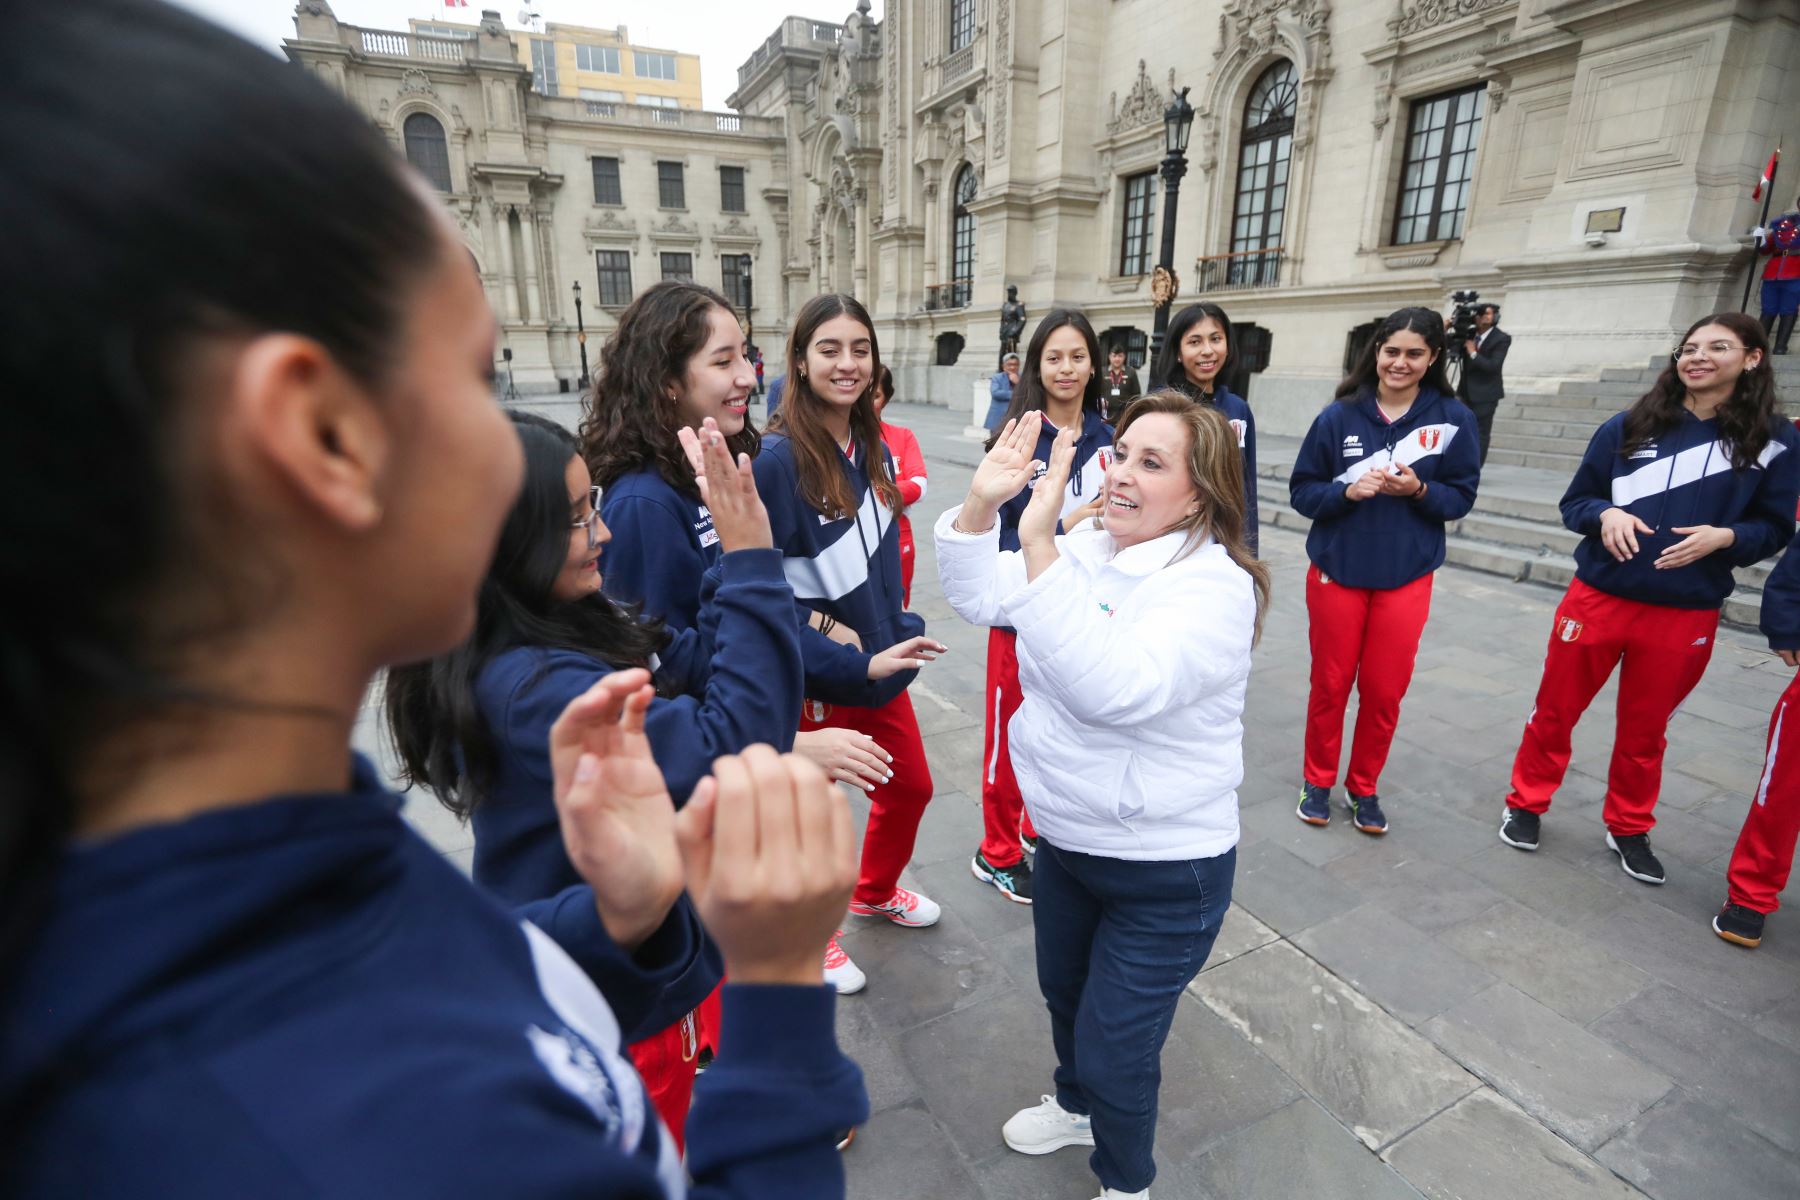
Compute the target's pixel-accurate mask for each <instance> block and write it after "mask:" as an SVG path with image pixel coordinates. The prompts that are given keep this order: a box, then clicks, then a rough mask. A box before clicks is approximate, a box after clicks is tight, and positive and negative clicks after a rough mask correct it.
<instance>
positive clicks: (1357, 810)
mask: <svg viewBox="0 0 1800 1200" xmlns="http://www.w3.org/2000/svg"><path fill="white" fill-rule="evenodd" d="M1346 795H1348V793H1346ZM1344 807H1345V808H1347V809H1349V810H1350V823H1351V824H1352V825H1354V826H1356V827H1357V829H1359V830H1361V831H1362V832H1363V833H1371V834H1374V835H1375V836H1376V837H1380V836H1381V835H1382V834H1384V833H1386V832H1387V814H1386V813H1384V812H1382V811H1381V797H1380V796H1377V795H1375V794H1374V793H1372V792H1371V793H1370V794H1369V795H1367V796H1355V795H1351V796H1350V797H1349V799H1347V800H1345V801H1344Z"/></svg>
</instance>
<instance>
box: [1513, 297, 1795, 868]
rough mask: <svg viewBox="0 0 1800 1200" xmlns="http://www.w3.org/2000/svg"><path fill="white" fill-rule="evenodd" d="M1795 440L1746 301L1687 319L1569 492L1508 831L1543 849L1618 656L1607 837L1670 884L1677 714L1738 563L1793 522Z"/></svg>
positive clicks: (1703, 660) (1777, 542) (1605, 430)
mask: <svg viewBox="0 0 1800 1200" xmlns="http://www.w3.org/2000/svg"><path fill="white" fill-rule="evenodd" d="M1796 447H1800V435H1796V433H1795V430H1794V426H1793V425H1792V424H1790V423H1789V422H1787V421H1785V420H1782V419H1781V418H1780V417H1779V416H1778V415H1777V413H1776V407H1775V381H1774V372H1773V370H1772V369H1771V368H1770V366H1769V342H1768V338H1767V337H1766V336H1765V335H1764V333H1763V330H1762V327H1761V326H1760V325H1758V324H1757V323H1756V321H1754V320H1753V319H1751V318H1750V317H1747V316H1745V315H1743V314H1742V313H1719V314H1717V315H1715V316H1711V317H1707V318H1706V319H1704V320H1702V321H1697V322H1695V323H1694V324H1693V325H1692V326H1690V327H1689V329H1688V331H1687V332H1686V333H1685V334H1683V335H1682V337H1681V340H1680V342H1678V343H1677V345H1676V349H1675V352H1674V353H1673V354H1672V355H1671V356H1670V364H1669V366H1668V367H1667V368H1666V369H1665V370H1664V371H1663V373H1662V375H1661V376H1660V377H1659V378H1658V379H1657V381H1656V383H1655V384H1654V385H1652V386H1651V389H1650V390H1649V391H1648V392H1646V393H1645V394H1644V396H1643V398H1642V399H1640V400H1639V401H1638V402H1637V403H1636V404H1633V405H1632V406H1631V407H1630V408H1629V409H1627V410H1626V411H1624V412H1622V413H1619V414H1618V415H1616V416H1614V417H1613V418H1611V419H1610V420H1608V421H1607V422H1606V423H1605V424H1603V425H1601V426H1600V428H1599V429H1597V430H1596V431H1595V432H1594V437H1593V440H1592V441H1590V442H1589V443H1588V448H1587V453H1586V454H1585V455H1584V456H1583V457H1582V460H1581V466H1580V467H1578V468H1577V469H1576V471H1575V478H1574V479H1572V480H1570V481H1569V490H1568V491H1567V492H1565V493H1563V498H1562V514H1563V524H1565V525H1567V526H1568V527H1569V528H1570V529H1572V530H1574V531H1575V532H1576V533H1579V534H1582V535H1583V538H1582V541H1581V544H1580V545H1579V546H1577V547H1576V548H1575V579H1574V581H1573V582H1571V583H1570V584H1569V590H1568V592H1567V593H1566V594H1565V595H1564V596H1563V599H1562V603H1561V604H1560V605H1558V606H1557V609H1556V619H1555V621H1554V623H1553V624H1552V626H1551V629H1550V647H1549V650H1548V652H1547V653H1546V654H1545V656H1544V677H1543V681H1542V682H1541V683H1539V684H1538V693H1537V701H1536V703H1535V704H1534V705H1533V707H1532V710H1531V715H1530V716H1529V717H1527V718H1526V720H1525V735H1524V738H1523V740H1522V741H1521V742H1520V745H1519V752H1518V754H1517V756H1516V757H1515V758H1514V759H1513V769H1512V788H1511V790H1510V791H1509V792H1508V793H1507V796H1506V811H1505V813H1504V815H1503V816H1502V818H1501V823H1500V840H1501V841H1503V842H1505V843H1506V844H1507V845H1509V846H1516V847H1517V848H1519V849H1520V850H1536V849H1537V847H1538V838H1539V833H1540V828H1539V826H1540V822H1539V818H1540V817H1541V816H1542V815H1543V814H1544V813H1545V812H1546V811H1548V810H1549V808H1550V800H1551V797H1552V796H1554V795H1555V793H1556V789H1557V787H1558V786H1560V785H1561V783H1562V779H1563V772H1564V771H1566V770H1567V769H1568V766H1569V738H1570V735H1571V734H1572V733H1573V732H1574V729H1575V723H1576V722H1577V721H1578V720H1580V719H1581V714H1582V712H1583V711H1584V710H1585V709H1586V708H1587V706H1588V703H1589V702H1590V701H1591V700H1593V698H1594V694H1595V693H1596V692H1598V691H1599V690H1600V688H1601V687H1602V686H1604V685H1605V683H1606V681H1607V679H1608V677H1610V676H1611V675H1612V673H1613V669H1614V668H1615V667H1617V668H1618V669H1619V672H1620V675H1619V713H1618V724H1617V728H1616V729H1615V731H1614V734H1613V754H1612V765H1611V766H1610V767H1609V768H1608V770H1607V776H1606V802H1605V806H1604V808H1603V809H1602V812H1601V817H1602V819H1603V820H1604V821H1605V823H1606V844H1607V846H1608V847H1609V848H1610V849H1612V850H1613V852H1614V853H1616V854H1617V855H1618V856H1619V866H1620V867H1621V869H1623V870H1624V872H1625V873H1626V874H1627V875H1630V876H1631V877H1632V878H1633V879H1639V880H1642V881H1643V882H1645V883H1662V882H1663V880H1664V879H1665V875H1664V872H1663V866H1662V863H1661V862H1660V861H1659V860H1658V859H1657V857H1656V855H1655V853H1654V852H1653V851H1652V850H1651V848H1650V830H1651V828H1652V827H1654V826H1655V824H1656V817H1655V811H1656V799H1657V793H1658V792H1659V791H1660V790H1661V787H1662V756H1663V748H1664V747H1665V746H1666V745H1667V732H1668V725H1669V718H1670V717H1671V716H1673V715H1674V713H1675V709H1676V708H1677V707H1678V706H1679V705H1680V704H1681V702H1682V700H1683V699H1685V698H1686V696H1687V694H1688V693H1689V692H1690V691H1692V690H1693V688H1694V685H1695V684H1697V683H1699V682H1700V676H1701V675H1703V674H1704V673H1705V671H1706V664H1707V662H1708V660H1710V659H1711V658H1712V651H1713V641H1714V636H1715V634H1716V633H1717V632H1718V627H1719V607H1720V606H1721V605H1722V604H1724V603H1725V597H1727V596H1729V595H1730V594H1731V589H1732V586H1733V583H1734V581H1733V579H1732V574H1731V572H1732V569H1733V568H1734V567H1747V566H1749V565H1750V564H1752V563H1754V562H1758V561H1760V560H1762V559H1765V558H1768V557H1769V556H1770V555H1772V554H1775V553H1777V552H1778V551H1780V550H1781V548H1782V547H1783V546H1785V545H1787V543H1788V540H1789V539H1790V538H1792V537H1793V536H1794V505H1795V494H1796V491H1800V459H1797V456H1796V455H1795V453H1794V451H1795V449H1796Z"/></svg>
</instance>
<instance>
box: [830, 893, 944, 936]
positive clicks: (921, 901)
mask: <svg viewBox="0 0 1800 1200" xmlns="http://www.w3.org/2000/svg"><path fill="white" fill-rule="evenodd" d="M850 911H851V912H853V913H855V914H856V915H857V916H859V917H886V918H887V919H888V920H890V921H892V922H893V923H894V924H896V925H900V926H904V927H905V928H907V929H923V928H925V927H926V926H927V925H936V924H937V923H938V918H939V917H941V916H943V915H944V910H943V909H941V908H939V907H938V904H937V901H935V900H933V899H932V898H931V897H929V896H921V895H920V894H919V893H918V892H909V891H907V890H906V889H905V888H895V889H894V894H893V895H892V896H891V897H889V898H888V901H887V903H885V904H863V903H862V902H860V901H857V900H852V901H851V902H850Z"/></svg>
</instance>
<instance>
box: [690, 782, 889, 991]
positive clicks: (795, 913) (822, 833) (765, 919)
mask: <svg viewBox="0 0 1800 1200" xmlns="http://www.w3.org/2000/svg"><path fill="white" fill-rule="evenodd" d="M676 826H677V830H678V833H679V836H680V840H681V857H682V861H683V862H684V864H685V866H686V872H687V890H688V895H689V896H690V897H692V898H693V901H694V908H695V910H696V911H697V912H698V913H699V914H700V920H701V922H702V923H703V924H704V925H705V926H706V930H707V932H708V933H710V934H711V935H712V938H713V940H714V941H715V942H717V943H718V946H719V950H720V952H721V953H723V954H724V956H725V974H726V975H727V976H728V977H729V978H730V979H731V981H732V982H733V983H737V984H746V983H751V984H807V985H812V986H815V987H816V986H818V985H820V984H821V983H822V982H823V978H824V968H823V961H824V956H825V943H826V942H827V941H828V940H829V939H830V937H831V932H832V930H833V929H835V928H837V924H838V922H839V921H841V920H843V916H844V906H845V905H846V904H848V903H849V902H850V891H851V889H852V888H853V887H854V886H855V885H856V867H857V855H856V842H855V838H854V835H853V832H852V829H851V823H850V806H849V805H848V804H846V803H845V801H844V798H843V796H842V795H840V794H839V793H838V790H837V789H836V788H834V787H832V786H831V784H830V782H829V781H827V780H826V778H825V773H824V772H823V771H821V770H819V768H818V767H816V766H814V765H813V764H812V763H810V762H808V761H807V760H806V759H804V758H801V757H800V756H798V755H794V754H788V755H778V754H776V753H775V751H774V750H772V749H770V748H769V747H767V746H752V747H750V748H749V749H748V750H745V751H744V752H743V754H741V755H727V756H726V757H724V758H719V759H715V760H714V761H713V773H712V775H711V776H709V777H707V778H705V779H702V780H701V781H700V784H699V786H697V787H696V788H695V789H694V795H693V798H692V799H690V800H689V801H688V803H687V807H685V808H683V809H682V810H681V815H680V816H679V817H678V818H677V819H676Z"/></svg>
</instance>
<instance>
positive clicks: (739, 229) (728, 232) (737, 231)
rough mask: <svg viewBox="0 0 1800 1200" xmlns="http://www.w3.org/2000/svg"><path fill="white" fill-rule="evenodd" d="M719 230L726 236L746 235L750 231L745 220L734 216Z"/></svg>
mask: <svg viewBox="0 0 1800 1200" xmlns="http://www.w3.org/2000/svg"><path fill="white" fill-rule="evenodd" d="M719 232H720V233H721V234H723V235H725V236H726V237H744V236H745V235H747V234H748V233H749V232H750V231H749V230H748V229H747V228H745V226H744V222H743V221H742V220H741V219H740V218H738V217H733V218H731V219H730V220H729V221H727V222H725V225H724V227H723V228H721V229H720V230H719Z"/></svg>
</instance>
